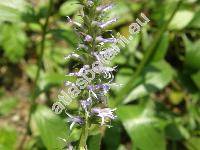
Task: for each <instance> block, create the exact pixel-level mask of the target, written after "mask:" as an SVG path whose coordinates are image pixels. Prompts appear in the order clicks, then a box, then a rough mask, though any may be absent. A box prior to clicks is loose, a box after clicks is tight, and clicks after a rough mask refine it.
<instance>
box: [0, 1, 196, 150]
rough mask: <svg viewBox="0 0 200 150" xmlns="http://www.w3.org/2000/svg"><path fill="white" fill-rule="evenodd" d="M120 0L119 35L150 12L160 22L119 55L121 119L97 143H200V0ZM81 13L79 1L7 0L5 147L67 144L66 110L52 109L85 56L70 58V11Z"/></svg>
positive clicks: (188, 148) (2, 8)
mask: <svg viewBox="0 0 200 150" xmlns="http://www.w3.org/2000/svg"><path fill="white" fill-rule="evenodd" d="M112 2H115V3H116V6H115V8H114V9H113V10H112V11H111V12H110V13H109V15H110V16H117V17H118V18H119V21H118V22H117V23H116V24H114V25H113V26H112V27H110V29H112V30H114V32H120V33H121V34H122V35H124V36H128V35H129V33H128V27H129V25H130V24H131V23H132V22H135V19H136V18H138V17H139V16H140V13H141V12H143V13H145V14H146V15H147V16H148V18H149V19H150V20H151V21H150V22H149V23H148V24H147V25H146V26H145V27H143V28H142V30H141V32H140V33H139V34H137V35H136V36H135V37H134V39H133V40H132V41H131V42H130V44H129V45H127V47H126V48H125V49H122V50H121V53H120V54H119V55H118V56H117V57H116V58H115V59H114V60H113V62H112V65H113V66H116V65H117V66H118V69H117V72H116V73H115V82H117V83H121V84H123V86H122V87H121V88H120V87H118V88H116V89H112V91H111V92H110V98H109V99H110V101H109V103H110V104H109V105H110V106H112V107H117V115H118V119H117V120H116V121H114V122H113V123H112V125H113V127H112V128H108V129H105V128H103V129H102V130H101V131H99V130H98V129H97V127H93V128H92V129H91V131H90V133H91V135H90V137H89V140H88V148H89V150H98V149H103V150H131V149H133V150H200V107H199V106H200V1H199V0H183V3H182V4H181V6H180V8H179V9H176V6H177V2H178V1H177V0H120V1H112ZM175 9H176V10H175ZM79 10H80V6H79V5H78V4H77V1H76V0H0V85H1V86H0V150H15V149H18V150H23V149H25V150H45V149H49V150H54V149H62V148H63V149H66V148H65V145H67V142H66V141H65V140H64V139H65V138H67V137H68V134H69V127H68V125H67V123H66V122H65V121H64V119H65V118H66V115H64V114H62V115H60V116H58V115H55V114H54V113H53V112H52V111H51V106H52V104H53V102H55V101H57V95H58V93H59V91H60V90H61V88H62V87H63V81H64V80H66V78H65V74H66V73H68V72H69V71H70V69H71V66H72V65H73V64H75V63H77V62H75V61H66V60H65V59H64V56H66V55H67V54H69V53H70V52H72V51H73V50H75V49H76V46H77V43H78V37H77V36H76V34H75V33H74V31H73V30H72V28H71V26H70V25H69V24H67V23H66V16H71V17H72V18H75V19H76V18H78V17H77V16H78V13H79ZM174 10H175V12H176V13H175V15H173V17H172V18H171V19H170V16H172V13H173V11H174ZM148 51H151V52H152V53H151V55H150V56H149V59H148V61H147V62H146V63H145V65H143V66H142V65H141V63H143V62H144V61H145V60H146V57H147V55H148ZM138 70H139V72H140V74H139V75H137V76H135V72H138ZM68 109H69V110H76V109H77V106H76V104H72V106H70V107H69V108H68ZM79 135H80V130H79V129H76V130H74V131H73V133H72V134H71V136H70V141H72V142H75V141H76V140H78V138H79ZM101 135H102V138H101ZM99 143H101V144H99ZM98 145H101V146H100V147H99V146H98Z"/></svg>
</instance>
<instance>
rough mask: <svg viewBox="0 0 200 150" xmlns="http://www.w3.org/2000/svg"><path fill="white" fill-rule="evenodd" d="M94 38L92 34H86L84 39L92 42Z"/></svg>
mask: <svg viewBox="0 0 200 150" xmlns="http://www.w3.org/2000/svg"><path fill="white" fill-rule="evenodd" d="M92 40H93V38H92V37H91V36H90V35H86V36H85V39H84V41H85V42H91V41H92Z"/></svg>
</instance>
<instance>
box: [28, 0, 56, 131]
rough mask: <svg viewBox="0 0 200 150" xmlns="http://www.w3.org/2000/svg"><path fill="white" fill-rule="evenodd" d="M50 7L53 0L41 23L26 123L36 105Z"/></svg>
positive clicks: (50, 3)
mask: <svg viewBox="0 0 200 150" xmlns="http://www.w3.org/2000/svg"><path fill="white" fill-rule="evenodd" d="M52 7H53V0H49V6H48V12H47V16H46V20H45V23H44V25H42V40H41V46H40V52H39V58H38V62H37V63H38V68H37V72H36V77H35V80H34V83H33V94H32V96H31V109H30V112H29V120H28V125H29V124H30V118H31V114H32V112H33V111H34V109H35V107H36V103H35V100H36V98H37V83H38V80H39V78H40V72H41V69H42V60H43V56H44V49H45V41H46V34H47V28H48V24H49V17H50V15H51V10H52ZM29 131H30V130H29Z"/></svg>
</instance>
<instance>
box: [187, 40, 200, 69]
mask: <svg viewBox="0 0 200 150" xmlns="http://www.w3.org/2000/svg"><path fill="white" fill-rule="evenodd" d="M184 43H185V46H186V58H185V64H186V65H187V66H189V67H190V68H192V69H200V61H199V60H200V51H199V50H200V40H197V41H195V42H191V41H189V40H188V39H187V37H185V36H184Z"/></svg>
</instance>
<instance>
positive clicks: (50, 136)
mask: <svg viewBox="0 0 200 150" xmlns="http://www.w3.org/2000/svg"><path fill="white" fill-rule="evenodd" d="M31 122H32V123H33V125H34V124H35V126H36V129H37V130H38V132H39V134H40V136H41V138H42V141H43V143H44V145H45V146H46V148H47V149H48V150H52V149H62V148H63V147H64V144H66V143H62V141H61V140H60V138H62V139H66V137H67V134H68V133H67V132H68V131H67V125H66V124H65V122H64V121H63V120H62V119H61V118H60V117H59V116H57V115H55V114H54V113H53V112H52V111H51V110H50V109H49V108H47V107H46V106H41V105H40V106H38V107H37V109H36V111H35V112H34V114H32V117H31Z"/></svg>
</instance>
